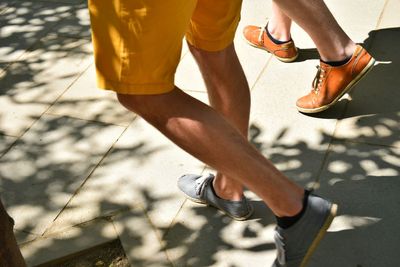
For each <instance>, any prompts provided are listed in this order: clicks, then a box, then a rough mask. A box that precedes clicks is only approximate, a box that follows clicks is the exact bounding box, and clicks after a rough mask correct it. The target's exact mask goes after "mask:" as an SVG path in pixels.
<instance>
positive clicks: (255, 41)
mask: <svg viewBox="0 0 400 267" xmlns="http://www.w3.org/2000/svg"><path fill="white" fill-rule="evenodd" d="M243 36H244V38H245V39H246V41H247V42H248V43H249V44H250V45H251V46H254V47H257V48H260V49H263V50H266V51H268V52H269V53H271V54H273V55H274V56H275V57H276V58H277V59H279V60H280V61H282V62H292V61H295V60H296V58H297V57H298V56H299V52H298V51H297V48H296V46H295V45H294V42H293V40H290V41H288V42H286V43H283V44H276V43H274V42H273V41H272V40H271V39H270V38H269V37H268V35H267V33H266V30H265V27H258V26H253V25H248V26H246V27H245V28H244V29H243Z"/></svg>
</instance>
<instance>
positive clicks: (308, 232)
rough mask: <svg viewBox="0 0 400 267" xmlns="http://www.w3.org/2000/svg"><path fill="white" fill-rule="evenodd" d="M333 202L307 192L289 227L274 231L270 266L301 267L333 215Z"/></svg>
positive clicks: (334, 206)
mask: <svg viewBox="0 0 400 267" xmlns="http://www.w3.org/2000/svg"><path fill="white" fill-rule="evenodd" d="M336 210H337V205H336V204H333V203H331V202H330V201H328V200H325V199H323V198H321V197H318V196H315V195H312V194H310V195H309V196H308V203H307V207H306V210H305V212H304V215H303V216H302V217H301V218H300V220H299V221H298V222H296V223H295V224H294V225H293V226H291V227H289V228H287V229H283V228H280V227H279V226H278V227H277V228H276V230H275V245H276V248H277V251H278V253H277V258H276V259H275V262H274V263H273V265H272V266H273V267H304V266H306V264H307V262H308V260H309V259H310V257H311V255H312V253H313V252H314V251H315V249H316V247H317V246H318V243H319V242H320V241H321V239H322V238H323V236H324V235H325V233H326V231H327V230H328V228H329V226H330V224H331V222H332V220H333V218H334V217H335V215H336Z"/></svg>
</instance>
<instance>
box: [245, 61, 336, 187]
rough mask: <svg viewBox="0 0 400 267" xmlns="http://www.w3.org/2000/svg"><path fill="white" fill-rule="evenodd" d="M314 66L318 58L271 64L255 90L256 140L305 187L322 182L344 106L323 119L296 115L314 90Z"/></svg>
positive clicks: (253, 131)
mask: <svg viewBox="0 0 400 267" xmlns="http://www.w3.org/2000/svg"><path fill="white" fill-rule="evenodd" d="M315 64H316V60H307V61H304V62H298V63H291V64H285V63H282V62H278V61H271V63H270V65H269V66H268V67H267V69H266V70H265V71H264V73H263V74H262V76H261V78H260V80H259V81H258V83H257V84H256V86H255V88H254V90H253V91H252V101H253V103H252V108H251V120H250V121H251V125H250V134H249V135H250V140H251V142H252V143H253V144H255V146H256V147H257V148H258V149H259V150H260V151H261V152H262V153H263V154H264V155H265V156H266V157H267V158H269V159H270V160H272V162H273V163H275V164H276V166H277V167H278V168H279V169H280V170H281V171H283V172H285V173H286V175H288V176H289V177H291V178H292V179H294V180H295V181H297V182H299V183H301V184H302V185H304V186H306V185H311V184H310V183H312V181H313V180H314V179H316V178H317V176H318V171H319V169H320V167H321V164H322V160H323V158H324V155H325V153H326V150H327V148H328V146H329V143H330V141H331V135H332V134H333V131H334V129H335V126H336V118H337V117H339V116H340V114H341V113H342V112H343V108H344V105H342V104H341V103H339V104H338V105H337V106H335V107H334V108H333V109H331V110H330V111H329V112H328V113H325V114H324V115H319V116H321V117H322V118H321V117H312V116H305V115H303V114H301V113H299V112H298V111H297V109H296V107H295V103H296V100H297V98H298V97H300V96H301V95H302V94H305V93H306V92H309V90H311V89H310V88H311V81H312V79H313V76H314V75H315V74H314V71H315V68H314V65H315ZM288 75H289V77H290V78H289V79H288Z"/></svg>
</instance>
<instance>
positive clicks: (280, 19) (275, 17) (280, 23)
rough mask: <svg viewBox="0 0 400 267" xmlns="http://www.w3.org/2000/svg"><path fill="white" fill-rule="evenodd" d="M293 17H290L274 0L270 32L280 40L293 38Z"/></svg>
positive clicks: (269, 26)
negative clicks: (291, 32)
mask: <svg viewBox="0 0 400 267" xmlns="http://www.w3.org/2000/svg"><path fill="white" fill-rule="evenodd" d="M291 27H292V19H291V18H289V17H288V16H287V15H286V14H285V13H284V12H283V11H282V9H281V8H280V7H279V6H277V5H276V3H275V2H272V15H271V18H270V19H269V20H268V32H269V33H270V34H271V35H272V36H273V37H274V38H275V39H276V40H279V41H288V40H290V39H291V35H290V29H291Z"/></svg>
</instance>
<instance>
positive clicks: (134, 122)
mask: <svg viewBox="0 0 400 267" xmlns="http://www.w3.org/2000/svg"><path fill="white" fill-rule="evenodd" d="M327 4H328V6H329V7H330V9H331V10H332V12H333V13H334V14H335V16H336V17H337V19H338V21H339V23H340V24H341V25H342V26H343V27H344V28H345V30H346V31H347V32H348V34H349V35H350V36H351V37H352V38H353V39H354V40H355V41H357V42H359V43H362V44H363V45H364V46H366V47H367V48H369V50H370V51H371V53H372V54H373V56H374V57H375V58H376V59H377V60H378V61H380V64H379V65H377V66H376V67H375V68H374V69H373V71H372V72H370V74H369V75H368V76H367V77H366V78H365V79H363V80H362V81H361V82H360V83H358V85H357V86H356V88H355V90H354V91H353V93H352V95H351V96H348V97H347V98H345V99H343V100H342V101H340V103H339V104H338V105H336V106H335V107H334V108H332V109H331V110H329V111H327V112H324V113H322V114H319V115H316V116H305V115H302V114H300V113H298V112H297V111H296V109H295V101H296V99H297V98H298V97H300V96H302V95H304V94H305V93H307V92H308V91H309V90H310V87H311V81H312V79H313V78H314V75H315V71H316V69H315V65H317V64H318V59H317V58H318V55H317V52H316V50H315V48H314V45H313V43H312V41H311V40H310V39H309V37H308V36H307V35H306V34H305V33H304V32H303V31H302V30H301V29H300V28H298V27H297V26H294V29H293V39H294V40H295V41H296V44H297V45H298V47H299V48H300V49H301V56H300V58H299V60H298V61H297V62H295V63H291V64H284V63H281V62H279V61H277V60H276V59H275V58H272V57H271V55H269V54H267V53H266V52H264V51H261V50H257V49H254V48H251V47H249V46H248V45H247V44H245V42H244V41H243V40H242V38H241V30H242V28H243V27H244V25H246V24H249V23H251V24H264V23H265V22H266V20H267V18H268V16H269V15H270V12H271V10H270V1H263V0H244V3H243V11H242V21H241V24H240V26H239V30H238V34H237V38H236V40H235V44H236V48H237V51H238V55H239V58H240V60H241V62H242V63H243V67H244V70H245V73H246V76H247V78H248V81H249V84H250V87H251V95H252V109H251V129H250V138H251V141H252V142H253V143H254V144H255V145H256V146H257V148H258V149H260V151H261V152H262V153H263V154H264V155H266V156H267V157H268V158H270V159H271V160H272V161H273V162H274V163H275V164H276V165H277V166H278V168H279V169H280V170H282V171H283V172H284V173H285V174H287V175H288V176H289V177H291V178H292V179H294V180H295V181H296V182H298V183H300V184H302V185H306V186H314V187H315V188H317V192H318V193H320V194H323V195H324V196H327V197H329V198H331V199H332V200H334V201H335V202H337V203H338V204H339V205H340V210H339V215H338V217H337V218H336V219H335V221H334V223H333V225H332V227H331V228H330V230H329V233H328V234H327V237H326V238H325V239H324V240H323V242H322V243H321V246H320V247H319V249H318V250H317V252H316V254H315V255H314V257H313V259H312V261H311V264H310V266H311V267H312V266H314V267H316V266H328V267H338V266H340V267H346V266H351V267H357V266H358V267H361V266H362V267H396V266H400V256H399V244H400V230H399V228H398V226H399V221H400V212H399V211H400V194H399V192H400V177H399V173H400V139H399V136H400V123H399V122H400V53H399V52H398V49H399V47H400V16H399V14H400V1H399V0H354V1H346V0H328V1H327ZM0 27H1V28H0V177H1V179H0V194H1V195H2V198H3V200H4V201H5V204H6V206H7V208H8V210H9V211H10V213H11V215H12V216H13V217H14V218H15V219H16V235H17V237H18V241H19V244H20V246H21V248H22V251H23V254H24V256H25V258H26V260H27V262H28V265H29V266H35V265H38V264H41V263H44V262H48V261H51V260H53V259H56V258H59V257H63V256H66V255H70V254H72V253H76V252H78V251H81V250H84V249H87V248H90V247H93V246H96V245H98V244H103V243H105V242H108V241H111V240H115V239H117V238H119V239H120V241H121V243H122V245H123V248H124V250H125V252H126V254H127V256H128V258H129V260H130V262H131V265H132V266H135V267H136V266H146V267H159V266H221V267H222V266H226V267H228V266H230V267H248V266H254V267H255V266H270V264H271V262H272V260H273V258H274V256H275V248H274V245H273V240H272V231H273V228H274V219H273V216H272V214H271V212H270V211H269V210H268V209H267V208H266V207H265V206H264V205H263V204H262V203H261V201H260V200H259V199H258V198H257V197H256V196H255V195H253V194H252V193H251V192H246V194H247V195H248V197H250V198H251V201H252V202H253V204H254V206H255V207H256V212H255V214H254V216H253V217H252V218H251V219H250V220H248V221H246V222H236V221H232V220H231V219H229V218H226V217H224V216H222V215H221V214H220V213H219V212H217V211H216V210H214V209H211V208H206V207H203V206H200V205H197V204H193V203H191V202H189V201H186V200H185V198H184V197H183V195H182V194H181V193H180V192H179V191H178V189H177V186H176V181H177V178H178V177H179V176H180V175H182V174H184V173H188V172H190V173H207V172H213V170H210V169H208V168H207V166H205V165H204V164H203V163H201V162H199V161H197V160H196V159H194V158H193V157H191V156H190V155H188V154H187V153H185V152H183V151H182V150H180V149H179V148H177V147H175V146H174V145H173V144H171V143H170V142H169V141H168V140H167V139H166V138H165V137H163V136H162V135H161V134H159V133H158V132H157V131H156V130H154V129H152V128H151V127H150V126H149V125H148V124H146V123H145V122H144V121H143V120H142V119H140V118H138V117H136V116H134V115H132V114H130V113H129V112H127V111H126V110H125V109H123V108H122V107H120V105H119V104H118V103H117V102H116V100H115V98H114V97H113V94H112V93H109V92H105V91H100V90H97V89H96V87H95V76H94V75H95V73H94V65H93V56H92V48H91V43H90V29H89V18H88V12H87V9H86V3H85V1H82V0H35V1H33V0H32V1H23V0H8V1H3V2H1V3H0ZM160 34H162V32H161V31H160ZM176 80H177V84H178V86H180V87H181V88H184V89H185V90H186V91H187V92H188V93H189V94H191V95H193V96H194V97H197V98H198V99H200V100H202V101H205V102H207V96H206V93H205V86H204V83H203V81H202V80H201V76H200V74H199V72H198V69H197V67H196V65H195V63H194V60H193V58H192V57H191V55H190V53H188V50H187V47H186V48H184V50H183V53H182V60H181V63H180V65H179V68H178V72H177V74H176Z"/></svg>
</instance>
